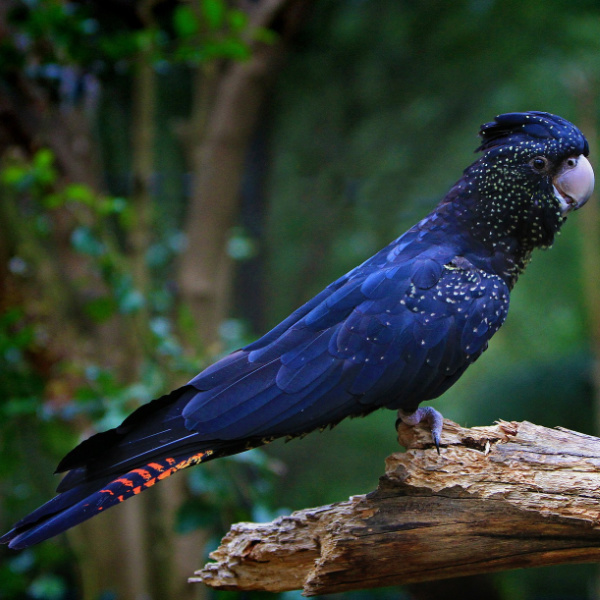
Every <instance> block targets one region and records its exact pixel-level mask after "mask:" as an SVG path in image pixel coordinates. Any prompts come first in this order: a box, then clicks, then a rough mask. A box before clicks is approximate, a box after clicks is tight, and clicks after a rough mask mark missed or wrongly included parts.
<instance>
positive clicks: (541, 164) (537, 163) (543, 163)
mask: <svg viewBox="0 0 600 600" xmlns="http://www.w3.org/2000/svg"><path fill="white" fill-rule="evenodd" d="M530 164H531V166H532V167H533V168H534V169H535V170H536V171H539V172H542V171H545V170H546V167H547V166H548V159H547V158H546V157H544V156H536V157H535V158H534V159H533V160H532V161H531V163H530Z"/></svg>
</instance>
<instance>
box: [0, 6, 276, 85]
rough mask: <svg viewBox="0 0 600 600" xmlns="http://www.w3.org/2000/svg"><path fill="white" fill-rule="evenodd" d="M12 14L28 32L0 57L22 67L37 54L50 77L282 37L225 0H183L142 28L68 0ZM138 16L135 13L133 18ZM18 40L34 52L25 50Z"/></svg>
mask: <svg viewBox="0 0 600 600" xmlns="http://www.w3.org/2000/svg"><path fill="white" fill-rule="evenodd" d="M124 12H126V11H124ZM10 16H11V22H12V25H13V26H15V27H16V28H17V30H18V31H19V33H20V37H19V40H18V42H15V43H16V44H17V45H16V46H15V45H13V46H11V44H10V43H9V42H8V41H6V40H5V41H4V43H3V44H2V46H0V58H1V57H2V55H3V54H4V55H5V56H6V60H4V61H3V63H4V68H5V69H7V68H8V67H10V66H12V67H22V66H23V65H22V59H23V58H24V57H27V58H30V59H31V58H33V57H35V59H34V60H31V61H30V62H29V65H28V70H29V73H30V74H31V75H33V76H35V77H39V78H42V79H47V80H48V81H52V80H60V79H61V78H63V77H64V74H63V72H62V69H63V68H64V67H72V66H75V67H77V68H81V67H83V68H85V69H88V70H90V71H93V72H97V73H100V74H107V73H108V72H110V71H113V69H115V68H117V69H119V70H122V69H123V67H124V66H125V65H131V64H133V63H134V62H135V61H136V60H137V59H138V58H139V57H140V56H142V55H143V56H146V57H148V58H149V59H150V60H151V61H152V62H153V63H154V64H157V65H159V64H163V63H167V64H173V63H177V62H183V63H186V64H194V65H197V64H202V63H206V62H210V61H214V60H216V59H232V60H247V59H248V58H249V57H250V55H251V46H250V43H251V42H252V40H256V41H259V42H262V43H267V44H269V43H273V42H274V41H276V39H277V36H276V34H275V33H274V32H272V31H270V30H267V29H265V28H260V27H259V28H255V27H251V25H250V22H249V19H248V16H247V14H246V13H245V12H243V11H242V10H240V9H238V8H233V7H231V6H229V3H227V2H226V1H225V0H191V1H190V2H186V3H182V4H177V5H175V7H174V9H173V10H172V11H171V13H169V15H168V17H161V18H160V19H158V18H154V17H149V20H148V22H146V23H144V24H143V25H144V26H143V27H134V28H131V27H130V26H129V23H128V19H127V17H126V16H125V15H123V16H122V15H120V14H119V13H117V14H113V13H111V14H110V16H109V15H107V14H106V13H104V12H103V11H102V10H96V11H95V10H93V9H92V7H90V6H86V5H85V4H80V3H73V2H66V1H65V0H33V1H30V2H22V3H19V4H18V5H17V8H15V9H13V10H12V11H11V13H10ZM135 18H138V16H137V15H131V17H130V18H129V20H131V19H135ZM17 47H18V48H19V49H22V48H23V47H24V48H25V49H26V51H27V53H26V54H20V55H19V53H18V52H15V50H16V48H17ZM17 56H20V58H21V60H16V58H17ZM0 71H1V70H0Z"/></svg>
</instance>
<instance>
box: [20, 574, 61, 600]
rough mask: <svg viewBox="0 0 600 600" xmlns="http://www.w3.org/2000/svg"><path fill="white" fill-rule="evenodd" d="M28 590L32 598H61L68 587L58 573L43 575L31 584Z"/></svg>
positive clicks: (58, 599) (50, 599)
mask: <svg viewBox="0 0 600 600" xmlns="http://www.w3.org/2000/svg"><path fill="white" fill-rule="evenodd" d="M28 591H29V594H30V595H31V597H32V598H36V599H39V600H61V599H62V598H63V597H64V595H65V592H66V591H67V587H66V585H65V581H64V579H63V578H62V577H59V576H58V575H42V576H41V577H38V578H37V579H36V580H35V581H34V582H33V583H32V584H31V585H30V586H29V590H28Z"/></svg>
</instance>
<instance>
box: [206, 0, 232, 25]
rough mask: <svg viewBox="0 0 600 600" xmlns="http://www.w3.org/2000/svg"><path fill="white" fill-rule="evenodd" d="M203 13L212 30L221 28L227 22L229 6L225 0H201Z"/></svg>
mask: <svg viewBox="0 0 600 600" xmlns="http://www.w3.org/2000/svg"><path fill="white" fill-rule="evenodd" d="M200 3H201V7H202V15H203V16H204V18H205V19H206V23H207V25H208V27H209V28H210V29H212V30H216V29H220V28H221V27H222V26H223V24H224V22H225V15H226V12H227V7H226V5H225V2H224V1H223V0H200Z"/></svg>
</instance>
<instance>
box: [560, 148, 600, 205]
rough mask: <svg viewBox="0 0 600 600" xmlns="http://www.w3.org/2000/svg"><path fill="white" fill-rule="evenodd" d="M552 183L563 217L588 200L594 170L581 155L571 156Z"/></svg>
mask: <svg viewBox="0 0 600 600" xmlns="http://www.w3.org/2000/svg"><path fill="white" fill-rule="evenodd" d="M552 183H553V184H554V195H555V196H556V197H557V199H558V201H559V202H560V207H561V210H562V214H563V215H564V214H566V213H568V212H571V211H572V210H577V209H578V208H581V207H582V206H583V205H584V204H585V203H586V202H587V201H588V200H589V198H590V196H591V195H592V192H593V191H594V170H593V169H592V165H590V161H589V160H588V159H587V158H586V157H585V156H583V154H580V155H579V156H577V157H575V156H572V157H570V158H567V159H566V160H565V161H564V163H563V164H562V166H561V168H560V171H559V172H558V173H557V175H556V176H555V177H554V179H553V181H552Z"/></svg>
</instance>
